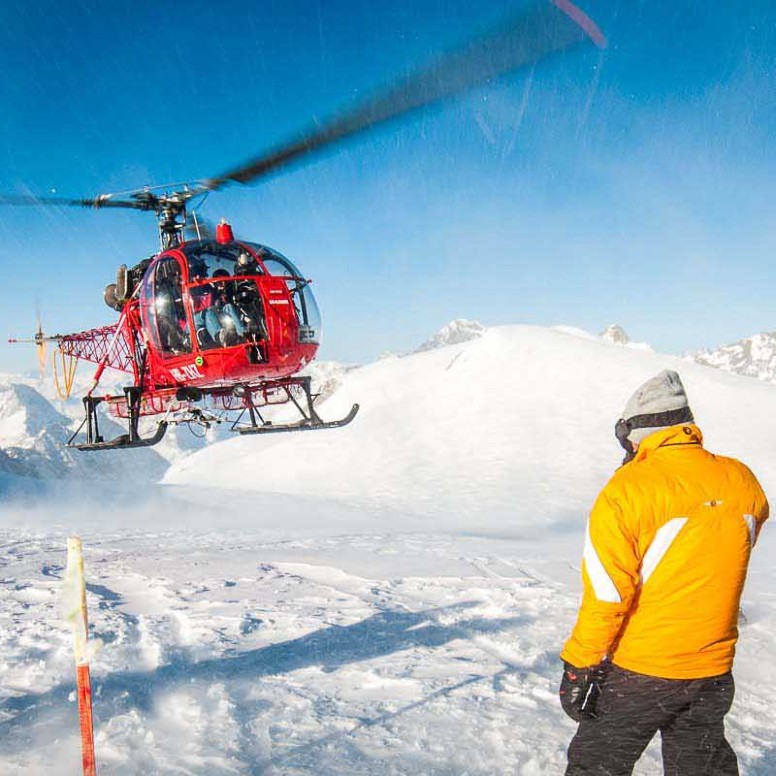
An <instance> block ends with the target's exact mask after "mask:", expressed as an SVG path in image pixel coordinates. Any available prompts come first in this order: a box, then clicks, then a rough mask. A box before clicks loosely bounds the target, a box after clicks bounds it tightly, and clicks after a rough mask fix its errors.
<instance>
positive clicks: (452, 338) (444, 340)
mask: <svg viewBox="0 0 776 776" xmlns="http://www.w3.org/2000/svg"><path fill="white" fill-rule="evenodd" d="M485 331H486V327H485V326H483V325H482V324H481V323H479V322H478V321H468V320H466V319H465V318H456V319H455V320H454V321H450V323H448V324H447V325H446V326H443V327H442V328H441V329H440V330H439V331H438V332H437V333H436V334H435V335H434V336H433V337H431V338H430V339H427V340H426V341H425V342H424V343H423V344H422V345H420V346H419V347H417V348H416V349H415V351H414V352H415V353H423V352H425V351H427V350H435V349H436V348H443V347H446V346H447V345H460V344H461V343H462V342H469V341H470V340H474V339H477V338H478V337H481V336H482V335H483V334H484V333H485Z"/></svg>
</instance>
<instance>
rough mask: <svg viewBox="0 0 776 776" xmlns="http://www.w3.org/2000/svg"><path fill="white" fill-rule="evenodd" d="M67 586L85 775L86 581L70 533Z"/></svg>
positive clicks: (88, 692) (88, 744) (90, 762)
mask: <svg viewBox="0 0 776 776" xmlns="http://www.w3.org/2000/svg"><path fill="white" fill-rule="evenodd" d="M65 581H66V587H67V588H68V591H67V592H68V595H67V597H68V601H67V618H68V620H70V622H71V624H72V626H73V645H74V649H75V678H76V688H77V690H78V721H79V724H80V728H81V755H82V759H83V771H84V776H97V766H96V763H95V758H94V722H93V720H92V682H91V677H90V675H89V653H88V647H87V640H88V634H89V620H88V617H87V613H86V585H85V583H84V557H83V551H82V547H81V540H80V539H79V538H78V537H77V536H71V537H69V538H68V540H67V571H66V573H65Z"/></svg>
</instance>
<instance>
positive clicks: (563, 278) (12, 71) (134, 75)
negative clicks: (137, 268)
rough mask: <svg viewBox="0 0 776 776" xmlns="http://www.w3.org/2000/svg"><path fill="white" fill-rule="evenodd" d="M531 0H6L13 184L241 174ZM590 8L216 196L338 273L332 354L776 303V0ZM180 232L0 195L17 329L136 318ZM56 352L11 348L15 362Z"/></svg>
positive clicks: (752, 310) (240, 230)
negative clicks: (441, 97) (303, 157)
mask: <svg viewBox="0 0 776 776" xmlns="http://www.w3.org/2000/svg"><path fill="white" fill-rule="evenodd" d="M524 5H525V3H524V2H521V1H520V0H512V1H511V2H507V0H480V2H478V3H476V4H475V3H471V2H470V0H393V1H392V2H385V3H375V2H373V0H309V1H308V0H284V1H283V2H280V1H279V0H263V2H261V3H259V2H253V3H248V2H233V3H230V4H228V5H226V6H224V8H221V7H218V6H217V5H216V4H214V3H210V2H197V1H196V0H195V1H194V2H189V3H186V4H185V5H180V4H173V3H170V2H166V1H163V2H154V3H151V2H137V1H135V2H122V1H121V0H118V1H117V2H114V3H111V4H107V3H97V2H86V1H85V0H81V2H62V0H56V2H53V1H52V2H49V0H43V1H41V0H33V1H32V2H30V3H25V4H11V3H4V4H2V5H0V70H1V71H2V73H3V78H2V80H1V81H0V105H2V106H3V110H2V112H0V192H11V193H13V192H17V193H19V192H32V193H35V194H46V193H51V192H56V193H57V194H58V195H60V196H73V197H80V196H93V195H95V194H97V193H99V192H105V191H117V190H123V189H127V188H134V187H138V186H142V185H145V184H161V183H166V182H170V181H180V180H194V179H199V178H205V177H209V176H213V175H216V174H219V173H221V172H223V171H225V170H226V169H229V168H232V167H233V166H235V165H236V164H239V163H241V162H243V161H245V160H247V159H249V158H251V157H252V156H254V155H256V154H258V153H259V152H261V151H263V150H265V149H267V148H268V147H271V146H273V145H275V144H277V143H280V142H283V141H284V140H286V139H288V138H289V137H290V136H293V135H295V134H296V133H297V132H299V131H300V130H303V129H305V128H306V127H308V126H309V125H310V124H312V123H314V122H315V121H316V120H321V119H324V118H326V117H327V116H330V115H332V114H334V113H335V112H336V111H337V110H338V109H340V108H341V107H343V106H347V105H350V104H353V103H354V101H357V100H358V99H360V98H363V97H365V96H367V95H369V94H370V93H372V92H373V91H374V90H375V89H377V88H379V87H380V85H381V84H384V83H386V82H389V81H390V80H391V78H392V77H394V76H396V75H397V74H401V73H402V72H405V71H406V70H408V69H410V68H412V67H413V66H415V65H418V64H422V63H423V62H425V61H427V60H428V59H429V58H431V57H433V56H434V55H435V54H437V53H438V52H440V51H443V50H445V49H447V48H450V47H451V46H454V45H455V44H457V43H460V42H463V41H465V40H466V39H467V37H469V36H471V35H474V34H476V33H477V32H478V31H480V30H482V29H483V28H487V27H489V26H490V25H492V24H494V23H495V22H497V21H498V20H499V19H501V18H502V17H504V16H508V15H509V14H510V13H514V12H515V11H516V10H517V9H520V8H521V7H523V6H524ZM581 6H582V7H583V8H584V9H585V10H586V11H587V12H588V13H589V14H590V15H591V16H592V17H593V18H595V19H596V20H597V21H598V23H599V24H600V26H601V27H602V28H603V30H604V32H605V33H606V34H607V36H608V38H609V40H610V46H609V48H608V49H607V50H606V51H605V52H600V51H599V50H597V49H595V48H594V47H592V46H591V47H589V48H588V49H587V50H581V51H575V52H572V53H569V54H567V55H565V56H564V57H562V58H560V59H556V60H553V61H552V62H546V63H543V64H541V65H539V66H537V67H536V68H535V69H534V70H533V71H532V72H526V73H523V74H520V75H515V76H511V77H509V78H506V79H503V80H500V81H498V82H495V83H492V84H490V85H488V86H485V87H483V88H481V89H478V90H476V91H474V92H472V93H471V94H469V95H467V96H465V97H462V98H460V99H458V100H456V101H455V102H453V103H450V104H448V105H447V106H445V107H443V108H438V109H434V110H431V111H429V112H427V113H425V114H423V115H422V116H420V117H415V118H411V119H408V120H407V121H405V122H403V123H401V124H399V125H393V126H388V127H385V128H382V129H379V130H378V131H375V132H373V133H371V134H370V135H368V136H364V137H362V138H360V139H358V140H355V141H353V142H351V143H349V144H347V145H346V146H345V147H342V148H339V149H338V150H334V151H332V152H330V153H326V154H324V155H322V156H319V157H316V158H315V160H314V161H312V162H311V163H309V164H307V165H305V166H300V167H296V168H293V169H290V170H288V171H286V172H285V173H283V174H282V175H279V176H277V177H274V178H272V179H270V180H269V181H267V182H265V183H263V184H261V185H258V186H248V187H244V186H233V187H230V188H228V189H226V190H224V191H223V192H219V193H214V194H212V195H211V196H210V197H209V198H208V200H207V202H206V203H205V205H204V206H203V210H202V212H203V213H204V214H205V215H206V216H208V217H210V218H212V219H214V220H217V219H218V218H220V217H222V216H226V217H228V218H229V220H230V221H231V222H232V223H233V225H234V229H235V232H236V234H237V235H238V236H239V237H243V238H245V239H250V240H254V241H257V242H264V243H266V244H269V245H271V246H273V247H274V248H276V249H277V250H280V251H281V252H282V253H285V254H286V255H288V256H289V257H290V258H292V259H293V260H294V261H295V262H296V263H297V264H298V265H299V266H300V267H301V268H302V270H303V272H304V273H305V274H306V275H307V276H309V277H312V278H313V279H314V282H315V286H314V288H315V289H316V295H317V297H318V301H319V304H320V306H321V309H322V313H323V318H324V331H325V342H324V347H323V348H322V351H321V354H320V355H321V357H323V358H337V359H341V360H346V361H366V360H370V359H373V358H376V357H377V356H378V355H379V354H380V353H382V352H384V351H386V350H404V349H410V348H412V347H414V346H415V345H417V344H418V343H419V342H421V341H422V340H424V339H425V338H426V337H427V336H429V335H430V334H432V333H433V332H434V331H435V330H436V329H438V328H439V327H440V326H442V325H443V324H444V323H446V322H447V321H448V320H450V319H452V318H456V317H466V318H473V319H477V320H480V321H482V322H483V323H485V324H503V323H535V324H540V325H552V324H556V323H564V324H570V325H576V326H580V327H583V328H586V329H589V330H591V331H598V330H600V329H602V328H603V327H604V326H605V325H607V324H608V323H611V322H614V321H616V322H619V323H621V324H622V325H624V326H625V328H626V329H627V330H628V331H629V333H630V334H631V336H633V337H634V338H635V339H639V340H642V341H647V342H649V343H651V344H652V345H653V346H654V347H656V348H657V349H659V350H662V351H666V352H681V351H684V350H688V349H694V348H698V347H701V346H713V345H716V344H722V343H724V342H729V341H733V340H736V339H738V338H740V337H743V336H746V335H749V334H753V333H755V332H759V331H765V330H773V329H776V313H774V312H773V310H774V303H775V302H776V250H774V249H775V248H776V238H775V237H774V233H775V227H776V216H775V214H774V204H773V203H774V202H776V196H775V195H776V175H774V173H775V172H776V169H775V168H776V153H774V152H775V151H776V100H775V99H774V93H775V92H774V89H773V78H774V73H773V62H774V61H776V12H774V10H773V9H772V4H771V3H770V2H769V0H759V1H758V0H755V1H754V2H748V3H744V4H742V3H737V2H732V0H719V1H718V2H715V3H708V2H698V1H697V0H692V1H691V2H681V1H679V0H677V1H676V2H660V1H659V0H654V1H653V2H643V1H637V0H629V1H628V2H624V1H623V2H611V0H609V1H607V2H604V0H587V1H586V2H583V3H581ZM156 249H157V236H156V230H155V225H154V222H153V218H152V217H150V216H147V215H142V214H136V213H131V212H105V211H103V212H92V211H80V210H77V209H71V210H62V209H45V210H44V209H38V208H31V209H23V208H9V207H5V208H0V267H1V268H2V269H3V271H4V272H5V276H6V280H5V283H4V284H3V291H2V297H1V299H2V304H0V334H2V335H3V336H6V335H11V334H14V335H18V334H25V333H27V332H31V331H32V329H33V328H34V319H35V312H34V310H35V303H36V299H37V300H39V303H40V306H41V308H42V311H43V316H44V322H45V324H46V327H47V329H48V330H49V331H52V332H53V331H58V332H65V331H72V330H79V329H83V328H88V327H90V326H93V325H100V324H104V323H108V322H111V321H112V320H113V319H114V317H113V316H114V314H113V313H112V311H110V310H109V309H108V308H107V307H105V306H104V305H103V302H102V289H103V288H104V286H105V284H107V283H108V282H111V280H112V278H113V275H114V273H115V268H116V266H117V265H118V264H120V263H133V262H134V261H136V260H137V259H139V258H142V257H144V256H147V255H149V254H150V253H152V252H154V250H156ZM32 366H34V354H33V353H31V352H29V351H25V350H24V349H21V348H18V346H17V349H13V348H12V347H11V346H3V347H2V348H0V369H3V370H7V371H10V370H22V369H26V368H31V367H32Z"/></svg>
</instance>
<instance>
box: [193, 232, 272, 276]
mask: <svg viewBox="0 0 776 776" xmlns="http://www.w3.org/2000/svg"><path fill="white" fill-rule="evenodd" d="M251 247H253V246H251ZM183 253H184V254H185V255H186V259H187V261H188V263H189V280H190V281H194V280H198V279H202V280H204V279H205V278H217V277H233V276H235V275H263V274H264V268H263V267H262V266H261V264H259V263H258V262H257V261H256V258H255V257H254V256H253V255H252V254H251V253H250V252H249V251H246V250H245V248H243V247H242V246H241V245H238V244H237V243H229V244H227V245H220V244H218V243H215V242H210V241H204V240H203V241H201V242H197V243H190V244H188V245H186V246H185V248H184V249H183Z"/></svg>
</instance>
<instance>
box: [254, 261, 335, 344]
mask: <svg viewBox="0 0 776 776" xmlns="http://www.w3.org/2000/svg"><path fill="white" fill-rule="evenodd" d="M262 250H263V253H261V254H260V255H261V260H262V263H263V264H264V266H265V267H266V268H267V272H268V273H269V274H270V275H274V276H277V277H282V278H285V280H286V286H288V291H289V293H290V294H291V299H292V300H293V302H294V309H295V310H296V317H297V320H298V321H299V342H304V343H320V341H321V314H320V312H319V311H318V304H317V303H316V301H315V297H314V296H313V293H312V290H311V289H310V282H309V281H308V280H305V278H304V277H303V276H302V275H301V273H300V272H299V270H298V269H297V268H296V267H295V266H294V265H293V264H292V263H291V262H290V261H289V260H288V259H287V258H286V257H285V256H281V255H280V254H279V253H276V252H275V251H271V250H269V249H268V248H263V249H262Z"/></svg>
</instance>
